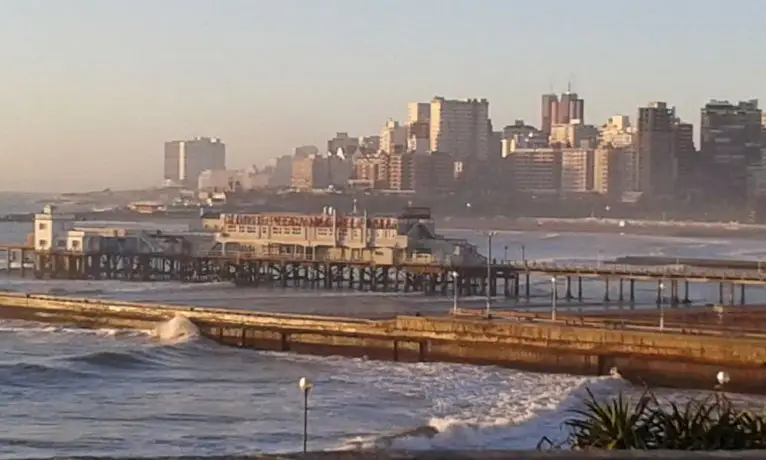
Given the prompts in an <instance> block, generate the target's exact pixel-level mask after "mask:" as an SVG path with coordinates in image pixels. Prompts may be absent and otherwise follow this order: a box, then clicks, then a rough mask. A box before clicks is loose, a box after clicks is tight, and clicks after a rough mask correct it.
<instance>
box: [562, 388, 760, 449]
mask: <svg viewBox="0 0 766 460" xmlns="http://www.w3.org/2000/svg"><path fill="white" fill-rule="evenodd" d="M587 393H588V398H587V399H586V400H585V401H584V406H583V407H582V408H580V409H575V410H573V411H571V412H572V413H573V415H574V417H573V418H572V419H570V420H567V421H565V422H564V426H566V427H567V428H568V430H569V438H568V443H569V444H570V445H571V447H573V448H575V449H607V450H621V449H641V450H647V449H672V450H740V449H766V416H764V415H763V414H755V413H752V412H747V411H738V410H736V409H735V408H734V407H733V406H732V404H731V402H730V401H729V400H728V399H727V398H726V397H725V396H724V395H723V394H720V393H715V395H714V396H712V397H708V398H704V399H702V400H697V399H691V400H689V401H686V402H684V403H676V402H672V403H669V404H666V405H663V404H661V403H660V401H659V400H658V399H657V398H656V397H655V396H654V395H653V394H652V393H651V392H649V391H648V390H647V391H645V392H644V394H642V395H641V397H640V398H639V399H637V400H635V401H634V402H631V401H629V400H628V399H626V398H625V397H624V396H623V395H622V394H620V395H618V396H617V397H616V398H614V399H612V400H611V401H607V402H601V401H598V400H597V399H596V397H595V396H594V395H593V393H592V392H591V391H590V389H588V390H587Z"/></svg>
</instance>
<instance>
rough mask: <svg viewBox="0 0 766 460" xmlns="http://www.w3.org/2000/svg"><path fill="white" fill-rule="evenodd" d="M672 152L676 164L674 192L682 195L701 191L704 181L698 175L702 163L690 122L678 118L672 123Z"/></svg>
mask: <svg viewBox="0 0 766 460" xmlns="http://www.w3.org/2000/svg"><path fill="white" fill-rule="evenodd" d="M673 154H674V155H675V157H676V165H677V166H678V168H677V173H678V175H677V178H676V192H677V193H679V194H683V195H686V194H689V193H699V192H701V191H702V190H703V187H702V185H703V183H704V181H701V180H700V177H699V174H700V172H701V171H702V165H701V162H700V156H699V155H698V154H697V150H696V149H695V147H694V126H693V125H692V124H691V123H684V122H682V121H681V120H679V119H676V120H675V122H674V123H673Z"/></svg>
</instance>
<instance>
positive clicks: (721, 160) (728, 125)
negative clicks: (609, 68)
mask: <svg viewBox="0 0 766 460" xmlns="http://www.w3.org/2000/svg"><path fill="white" fill-rule="evenodd" d="M701 115H702V116H701V123H700V153H701V156H702V158H703V161H704V169H705V177H706V178H707V179H708V180H707V181H706V184H705V189H706V192H707V194H708V195H709V196H710V197H711V198H718V199H722V200H726V201H730V202H738V201H740V200H743V199H744V198H746V196H747V189H748V185H747V184H748V171H749V168H750V167H752V166H755V165H758V164H759V163H760V159H761V140H762V139H761V136H762V130H763V127H762V126H763V125H762V116H763V113H762V111H761V109H760V108H759V107H758V101H757V100H750V101H742V102H739V103H738V104H737V105H734V104H732V103H730V102H729V101H710V102H708V103H707V104H705V107H703V108H702V112H701Z"/></svg>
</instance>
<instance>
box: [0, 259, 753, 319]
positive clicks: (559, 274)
mask: <svg viewBox="0 0 766 460" xmlns="http://www.w3.org/2000/svg"><path fill="white" fill-rule="evenodd" d="M2 255H5V259H6V260H7V261H8V263H6V264H5V266H4V267H5V270H6V271H7V272H8V273H14V274H19V275H20V276H22V277H26V276H34V277H35V278H38V279H46V278H48V279H72V280H123V281H178V282H187V283H192V282H211V281H230V282H233V283H235V284H237V285H243V286H270V287H283V288H288V287H290V288H298V287H300V288H309V289H352V290H362V291H380V292H422V293H425V294H426V295H454V294H455V293H456V291H457V295H459V296H461V297H467V296H488V297H497V296H503V297H505V298H513V299H518V300H527V301H529V300H530V299H531V298H532V296H533V295H532V294H533V293H532V292H531V291H532V290H531V287H532V286H533V284H534V283H535V281H539V280H540V278H541V277H544V278H547V279H549V280H551V283H550V296H555V297H556V298H557V299H562V300H565V301H572V302H575V301H577V302H583V301H584V294H583V280H588V279H590V280H600V281H602V282H603V283H604V291H603V298H602V299H600V300H603V301H604V302H605V303H609V302H619V303H631V304H632V303H635V302H636V284H637V283H654V285H655V286H656V292H657V295H656V301H657V304H658V305H659V304H661V303H664V302H665V301H666V299H667V302H668V303H670V304H671V305H673V306H676V305H681V304H688V303H690V302H691V299H690V296H689V287H690V284H692V283H698V284H711V283H715V284H718V286H719V299H718V300H719V303H721V304H725V303H728V304H730V305H735V304H737V303H739V304H741V305H744V304H745V300H746V299H745V291H746V287H747V286H766V272H764V271H761V270H760V266H759V267H758V269H752V268H749V266H748V265H746V264H743V262H742V261H720V263H719V266H717V267H709V266H689V265H675V266H674V265H663V266H647V265H627V264H611V263H600V264H598V265H566V264H555V263H537V262H534V261H509V262H506V263H492V264H487V265H473V266H452V265H449V264H428V263H421V262H417V261H402V262H400V263H396V264H390V265H382V264H376V263H374V262H368V261H354V260H330V259H324V260H313V259H311V258H303V259H296V258H294V257H280V256H258V255H253V254H245V253H234V254H226V255H221V254H203V255H194V254H183V255H168V254H146V253H138V254H128V253H93V252H60V251H57V252H42V251H35V250H34V248H31V247H26V246H0V259H2ZM727 262H728V264H727ZM742 267H748V268H742ZM615 291H616V292H615Z"/></svg>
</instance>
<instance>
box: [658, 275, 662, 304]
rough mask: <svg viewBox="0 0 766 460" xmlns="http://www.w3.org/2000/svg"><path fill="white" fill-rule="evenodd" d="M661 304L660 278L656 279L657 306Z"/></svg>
mask: <svg viewBox="0 0 766 460" xmlns="http://www.w3.org/2000/svg"><path fill="white" fill-rule="evenodd" d="M661 305H662V280H659V281H657V308H660V306H661Z"/></svg>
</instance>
